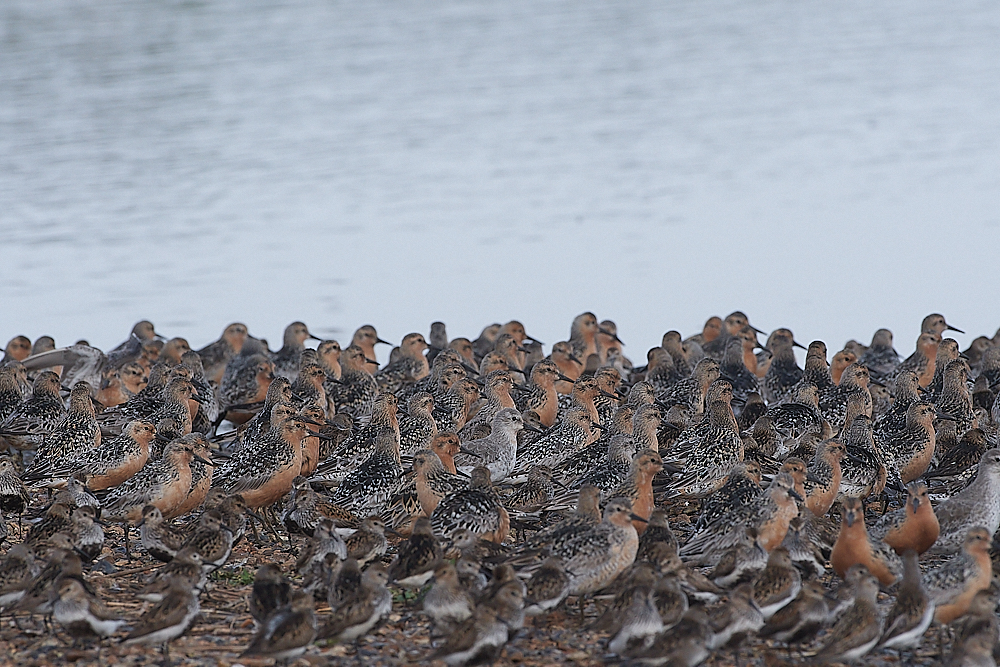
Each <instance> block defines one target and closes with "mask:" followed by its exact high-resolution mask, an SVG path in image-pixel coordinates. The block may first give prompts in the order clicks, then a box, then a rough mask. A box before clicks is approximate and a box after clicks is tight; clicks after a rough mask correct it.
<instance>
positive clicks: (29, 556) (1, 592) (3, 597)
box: [0, 544, 41, 609]
mask: <svg viewBox="0 0 1000 667" xmlns="http://www.w3.org/2000/svg"><path fill="white" fill-rule="evenodd" d="M40 571H41V564H40V563H37V562H36V561H35V554H34V552H33V551H32V550H31V549H29V548H28V547H27V546H25V545H23V544H15V545H14V546H12V547H11V548H10V550H9V551H8V552H7V553H6V554H5V555H4V559H3V561H2V562H0V609H7V608H8V607H10V606H11V605H13V604H15V603H16V602H17V601H18V600H20V599H21V598H22V597H24V592H25V591H26V590H27V589H28V587H29V586H30V585H31V581H32V579H34V577H35V576H36V575H37V574H38V573H39V572H40Z"/></svg>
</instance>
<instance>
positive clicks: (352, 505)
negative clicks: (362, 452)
mask: <svg viewBox="0 0 1000 667" xmlns="http://www.w3.org/2000/svg"><path fill="white" fill-rule="evenodd" d="M402 474H403V464H402V462H401V459H400V455H399V434H398V433H397V432H396V431H393V430H392V429H389V428H386V429H383V430H381V431H379V432H378V433H377V434H376V435H375V450H374V451H373V452H372V453H371V456H369V457H368V458H367V459H365V461H364V463H362V464H361V465H359V466H358V467H357V468H355V469H354V470H353V471H352V472H351V473H349V474H348V475H347V476H346V477H345V478H344V480H343V481H342V482H341V483H340V486H338V487H337V491H336V493H334V495H333V501H334V502H335V503H337V504H338V505H340V506H341V507H344V508H346V509H349V510H351V511H352V512H354V513H355V514H359V515H361V516H364V515H365V514H367V513H374V512H379V511H381V510H382V508H383V507H384V506H385V504H386V502H387V501H388V500H389V498H390V497H391V496H392V493H393V492H394V491H395V490H396V488H397V487H398V484H399V478H400V476H401V475H402Z"/></svg>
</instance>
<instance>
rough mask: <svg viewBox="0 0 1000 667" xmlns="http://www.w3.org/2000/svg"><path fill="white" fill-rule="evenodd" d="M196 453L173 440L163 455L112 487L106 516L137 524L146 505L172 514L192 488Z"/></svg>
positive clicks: (105, 502) (105, 500) (106, 501)
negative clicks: (192, 466) (192, 469)
mask: <svg viewBox="0 0 1000 667" xmlns="http://www.w3.org/2000/svg"><path fill="white" fill-rule="evenodd" d="M196 456H198V455H197V454H195V452H194V450H193V449H192V448H191V447H190V446H189V445H186V444H184V443H181V442H173V443H170V444H169V445H167V447H166V449H164V450H163V457H162V458H160V459H157V460H155V461H149V462H148V463H147V464H146V465H145V466H143V468H142V469H141V470H140V471H139V472H137V473H136V474H135V475H133V476H132V477H130V478H129V479H127V480H125V481H124V482H123V483H122V484H120V485H118V486H116V487H115V488H113V489H111V491H110V492H109V493H108V495H107V496H105V497H104V500H103V503H104V514H105V516H107V517H108V518H109V519H111V520H112V521H123V522H128V523H133V524H134V523H137V522H138V521H139V520H140V519H141V518H142V508H143V507H145V506H146V505H155V506H156V508H157V509H159V510H160V512H162V513H163V515H164V516H170V515H171V512H172V511H173V510H174V508H176V507H178V506H180V505H181V503H183V502H184V501H185V500H186V499H187V496H188V493H189V492H190V490H191V461H192V460H193V459H194V458H195V457H196ZM199 458H200V457H199ZM205 463H206V464H208V463H209V462H208V461H205ZM125 530H126V531H127V530H128V527H127V526H126V527H125Z"/></svg>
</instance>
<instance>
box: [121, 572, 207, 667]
mask: <svg viewBox="0 0 1000 667" xmlns="http://www.w3.org/2000/svg"><path fill="white" fill-rule="evenodd" d="M199 609H200V607H199V605H198V593H197V592H196V591H194V590H192V589H191V587H190V586H189V584H188V582H187V581H185V580H183V579H173V580H172V581H171V583H170V588H169V589H168V590H167V592H166V595H164V596H163V598H162V599H161V600H160V601H159V602H157V603H156V604H155V605H153V606H152V607H150V608H149V609H148V610H147V611H146V612H145V613H144V614H143V615H142V616H141V617H140V618H139V620H138V621H137V622H136V623H135V624H134V625H133V626H132V631H131V632H129V634H128V636H127V637H125V639H124V641H123V642H122V643H123V644H124V645H126V646H131V645H134V644H159V645H160V646H161V651H162V653H163V661H164V663H165V664H167V665H169V664H170V642H171V641H172V640H174V639H177V638H178V637H180V636H181V635H182V634H184V632H185V631H186V630H187V629H188V626H190V625H191V622H192V621H193V620H194V617H195V616H197V615H198V611H199Z"/></svg>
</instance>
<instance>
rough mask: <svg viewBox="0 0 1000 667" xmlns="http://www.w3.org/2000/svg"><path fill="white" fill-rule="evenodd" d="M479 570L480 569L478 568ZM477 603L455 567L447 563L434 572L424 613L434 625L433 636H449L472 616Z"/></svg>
mask: <svg viewBox="0 0 1000 667" xmlns="http://www.w3.org/2000/svg"><path fill="white" fill-rule="evenodd" d="M477 569H478V568H477ZM473 609H475V601H474V600H473V599H472V597H471V596H470V595H469V593H468V592H467V591H466V590H465V589H464V588H462V585H461V584H460V582H459V578H458V571H457V570H456V569H455V565H453V564H452V563H451V562H448V561H445V562H443V563H439V564H438V566H437V567H436V569H435V570H434V585H433V586H432V587H431V589H430V590H429V591H428V592H427V595H426V596H424V613H425V614H427V615H428V616H429V617H430V619H431V622H432V623H433V629H432V630H431V636H439V637H443V636H447V635H449V634H451V633H452V632H453V631H454V629H455V628H456V627H457V626H458V624H460V623H462V622H463V621H465V620H466V619H468V618H469V617H471V616H472V612H473Z"/></svg>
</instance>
